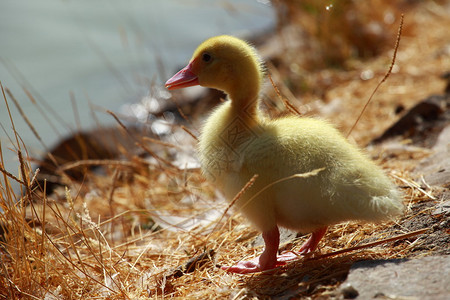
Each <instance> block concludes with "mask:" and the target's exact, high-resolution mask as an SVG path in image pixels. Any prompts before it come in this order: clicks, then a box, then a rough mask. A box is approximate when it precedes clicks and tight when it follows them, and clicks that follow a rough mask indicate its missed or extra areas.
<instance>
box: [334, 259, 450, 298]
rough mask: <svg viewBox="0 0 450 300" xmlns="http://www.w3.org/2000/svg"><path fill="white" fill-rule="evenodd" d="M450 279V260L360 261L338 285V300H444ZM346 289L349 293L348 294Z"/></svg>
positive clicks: (446, 296) (449, 286)
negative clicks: (339, 299) (339, 286)
mask: <svg viewBox="0 0 450 300" xmlns="http://www.w3.org/2000/svg"><path fill="white" fill-rule="evenodd" d="M449 278H450V256H429V257H423V258H419V259H412V260H407V259H392V260H374V261H361V262H357V263H355V264H353V266H352V267H351V269H350V273H349V274H348V277H347V279H346V281H345V282H344V283H343V284H342V285H341V289H340V294H341V295H340V296H341V299H375V298H381V299H434V300H446V299H448V297H449V295H450V285H449V282H448V279H449ZM349 287H351V293H348V292H347V291H349ZM355 295H356V297H355ZM345 297H347V298H345ZM351 297H353V298H351Z"/></svg>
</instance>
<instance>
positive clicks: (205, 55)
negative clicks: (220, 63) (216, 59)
mask: <svg viewBox="0 0 450 300" xmlns="http://www.w3.org/2000/svg"><path fill="white" fill-rule="evenodd" d="M211 58H212V57H211V55H210V54H209V53H206V52H205V53H203V54H202V60H203V61H204V62H209V61H211Z"/></svg>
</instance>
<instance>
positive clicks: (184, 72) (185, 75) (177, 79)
mask: <svg viewBox="0 0 450 300" xmlns="http://www.w3.org/2000/svg"><path fill="white" fill-rule="evenodd" d="M194 85H199V82H198V77H197V75H195V74H194V73H193V72H192V62H190V63H189V64H188V65H187V66H186V67H184V68H183V69H181V70H180V71H178V73H177V74H175V75H173V76H172V78H170V79H169V80H167V82H166V84H165V86H166V88H167V89H168V90H176V89H181V88H185V87H188V86H194Z"/></svg>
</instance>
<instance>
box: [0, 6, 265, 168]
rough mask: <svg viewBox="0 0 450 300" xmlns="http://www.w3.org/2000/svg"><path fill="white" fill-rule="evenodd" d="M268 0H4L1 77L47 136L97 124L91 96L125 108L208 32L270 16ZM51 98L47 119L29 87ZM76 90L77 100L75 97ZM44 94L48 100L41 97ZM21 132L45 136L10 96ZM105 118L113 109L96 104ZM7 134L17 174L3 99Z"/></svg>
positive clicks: (37, 150)
mask: <svg viewBox="0 0 450 300" xmlns="http://www.w3.org/2000/svg"><path fill="white" fill-rule="evenodd" d="M273 22H274V16H273V12H272V10H271V8H270V6H269V4H268V1H256V0H222V1H220V0H217V1H213V0H191V1H186V0H184V1H183V0H178V1H177V0H146V1H143V0H133V1H120V0H98V1H70V0H65V1H64V0H39V1H32V0H28V1H26V0H22V1H14V0H2V1H1V3H0V81H1V83H2V85H3V87H7V88H8V89H10V90H11V92H12V93H13V95H14V96H15V97H16V98H17V100H18V102H19V103H20V106H21V107H22V109H23V110H24V112H25V114H26V115H27V116H28V118H29V119H30V121H31V123H32V124H33V125H34V126H35V127H36V129H37V131H38V133H39V134H40V136H41V137H42V139H43V140H44V142H45V144H46V145H52V144H54V143H55V142H56V141H57V140H58V139H60V138H61V137H63V136H65V135H67V134H68V133H70V131H71V130H73V129H75V128H77V125H76V121H75V120H76V117H75V116H76V113H75V112H74V109H73V104H72V102H73V103H75V106H76V108H77V111H78V112H79V119H80V123H81V127H82V128H89V127H93V126H95V121H94V118H93V117H92V114H91V108H90V105H91V104H92V105H94V106H98V107H103V108H105V109H110V110H112V111H118V109H119V107H120V106H121V105H123V104H125V103H133V102H138V101H139V100H140V98H142V97H143V96H145V95H146V94H147V93H148V91H149V82H150V81H153V82H154V83H156V84H161V85H162V83H163V82H164V81H165V80H166V79H167V78H168V77H167V76H168V75H170V74H171V73H173V71H175V69H176V68H177V67H179V66H182V65H183V64H185V63H186V61H187V60H188V59H189V58H190V56H191V53H192V51H193V50H194V49H195V47H196V46H197V45H198V44H199V43H200V42H201V41H203V40H204V39H205V38H207V37H210V36H213V35H218V34H237V35H251V34H252V33H253V34H254V33H259V32H262V31H264V30H267V29H268V28H270V27H271V26H273ZM23 87H25V88H26V89H28V90H29V91H30V92H31V93H32V94H33V96H34V97H35V98H36V99H37V100H38V102H39V103H40V106H41V107H42V106H44V107H45V103H47V104H48V107H47V108H46V112H47V115H48V117H49V120H48V121H47V120H45V118H44V117H43V116H42V114H41V113H39V112H38V109H37V108H36V106H35V105H33V104H32V103H31V101H30V99H29V98H28V97H27V96H26V94H25V92H24V90H23ZM70 93H73V99H75V100H74V101H71V100H70ZM43 103H44V104H43ZM9 106H10V108H11V113H12V115H13V119H14V121H15V126H16V130H17V132H18V133H19V134H20V136H21V137H22V139H23V141H24V142H25V144H26V145H27V148H28V150H30V151H31V153H33V154H35V155H36V154H37V155H39V154H42V153H43V151H44V148H43V146H41V145H40V143H39V142H38V140H37V139H36V138H35V136H34V135H33V134H32V132H31V130H30V129H29V128H28V127H27V125H26V123H25V122H24V121H23V119H22V118H21V117H20V115H19V114H18V110H17V109H16V108H15V107H14V104H13V102H12V101H9ZM97 118H98V119H99V120H100V122H102V123H114V121H113V119H112V117H111V116H109V115H107V114H104V113H97ZM0 124H1V125H2V126H3V128H4V129H1V128H0V142H1V146H2V149H3V156H4V158H5V160H6V168H7V169H8V170H9V171H11V172H12V173H14V174H16V173H17V172H16V169H17V158H16V157H15V153H14V152H13V151H11V150H10V149H7V148H11V147H12V144H11V143H10V142H9V138H8V136H9V137H12V136H13V133H12V129H11V123H10V121H9V116H8V113H7V110H6V105H5V103H4V101H3V99H1V102H0Z"/></svg>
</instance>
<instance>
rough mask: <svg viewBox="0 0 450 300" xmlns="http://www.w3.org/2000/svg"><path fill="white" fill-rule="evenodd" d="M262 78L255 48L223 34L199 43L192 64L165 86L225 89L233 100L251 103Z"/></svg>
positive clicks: (171, 87)
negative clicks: (199, 86)
mask: <svg viewBox="0 0 450 300" xmlns="http://www.w3.org/2000/svg"><path fill="white" fill-rule="evenodd" d="M262 76H263V71H262V65H261V62H260V59H259V57H258V55H257V54H256V51H255V50H254V48H253V47H252V46H250V45H249V44H248V43H246V42H244V41H243V40H240V39H238V38H235V37H232V36H227V35H222V36H216V37H212V38H210V39H208V40H206V41H204V42H203V43H202V44H200V46H199V47H198V48H197V50H195V52H194V54H193V56H192V58H191V60H190V62H189V64H188V65H187V66H186V67H185V68H183V69H182V70H181V71H179V72H178V73H177V74H175V75H174V76H173V77H172V78H170V79H169V80H168V81H167V82H166V87H167V88H168V89H169V90H174V89H179V88H184V87H188V86H194V85H201V86H204V87H210V88H215V89H218V90H222V91H224V92H225V93H227V94H228V95H229V96H230V98H231V99H232V100H237V101H239V100H241V99H245V98H247V99H246V100H250V99H248V98H256V97H257V96H258V93H259V90H260V87H261V81H262ZM252 100H253V99H252Z"/></svg>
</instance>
